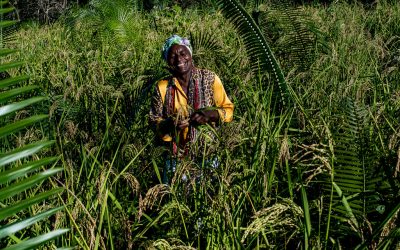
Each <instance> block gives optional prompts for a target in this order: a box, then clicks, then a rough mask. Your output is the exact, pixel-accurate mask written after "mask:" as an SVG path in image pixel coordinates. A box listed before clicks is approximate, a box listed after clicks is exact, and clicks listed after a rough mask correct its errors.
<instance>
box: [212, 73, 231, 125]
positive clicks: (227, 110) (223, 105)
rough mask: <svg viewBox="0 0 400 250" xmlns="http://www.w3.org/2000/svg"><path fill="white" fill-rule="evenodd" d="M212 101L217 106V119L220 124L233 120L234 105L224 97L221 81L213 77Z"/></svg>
mask: <svg viewBox="0 0 400 250" xmlns="http://www.w3.org/2000/svg"><path fill="white" fill-rule="evenodd" d="M214 101H215V105H216V106H217V108H219V109H218V113H219V118H220V120H221V121H222V122H230V121H232V119H233V109H234V105H233V103H232V102H231V101H230V100H229V98H228V96H227V95H226V92H225V89H224V86H223V85H222V82H221V79H219V77H218V76H217V75H215V79H214Z"/></svg>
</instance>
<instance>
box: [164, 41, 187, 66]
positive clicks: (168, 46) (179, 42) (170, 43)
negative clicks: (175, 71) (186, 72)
mask: <svg viewBox="0 0 400 250" xmlns="http://www.w3.org/2000/svg"><path fill="white" fill-rule="evenodd" d="M174 44H178V45H183V46H185V47H186V48H188V50H189V52H190V55H192V45H190V41H189V40H188V39H187V38H186V37H180V36H178V35H173V36H171V37H169V38H168V39H167V40H165V43H164V46H163V48H162V57H163V59H164V60H165V61H166V60H167V57H168V51H169V49H170V48H171V47H172V45H174Z"/></svg>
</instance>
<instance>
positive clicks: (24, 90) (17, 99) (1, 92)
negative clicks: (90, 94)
mask: <svg viewBox="0 0 400 250" xmlns="http://www.w3.org/2000/svg"><path fill="white" fill-rule="evenodd" d="M4 3H5V1H2V2H0V6H1V7H3V4H4ZM0 10H2V11H0V15H1V14H4V13H6V12H7V11H11V10H12V9H11V8H6V9H1V8H0ZM2 24H3V25H2ZM2 24H1V23H0V27H1V28H3V27H5V26H7V25H9V24H13V21H11V22H7V21H3V22H2ZM2 34H3V33H2ZM15 52H16V51H15V50H10V49H3V48H2V49H0V56H2V57H4V56H7V55H10V54H12V53H15ZM21 65H23V62H9V63H3V64H1V65H0V71H1V72H7V71H8V70H11V69H15V68H18V67H19V66H21ZM3 75H8V74H3ZM27 79H28V76H26V75H22V76H15V77H6V78H4V79H1V80H0V104H2V105H3V106H0V117H1V122H0V138H1V139H2V140H8V141H10V140H12V138H14V137H15V134H16V132H17V131H20V130H24V129H27V128H29V127H30V126H31V125H32V124H34V123H37V122H39V121H42V120H43V119H45V118H47V117H48V116H47V115H40V114H39V115H33V116H30V117H27V118H25V119H16V118H14V117H13V116H14V115H15V114H16V113H17V112H20V111H23V110H24V109H26V108H27V107H30V106H32V105H34V104H36V103H38V102H41V101H43V100H44V99H45V97H42V96H33V97H30V98H26V97H24V96H25V95H26V94H30V95H31V96H32V92H33V90H35V89H36V88H37V87H36V86H29V85H28V86H19V84H20V83H21V82H22V81H25V80H27ZM9 144H12V143H9ZM53 144H54V141H46V140H44V141H38V142H35V143H31V144H27V145H25V146H23V147H19V148H8V149H7V148H5V147H3V150H5V151H6V152H1V153H0V201H1V202H2V203H3V204H5V207H2V209H1V210H0V222H1V223H0V224H1V225H2V226H0V239H4V238H6V237H9V236H12V235H14V234H15V233H18V232H21V231H23V230H24V229H25V228H27V227H29V226H31V225H33V224H35V223H37V222H38V221H40V220H43V219H45V218H47V217H49V216H51V215H53V214H55V213H57V212H58V211H60V210H61V209H63V207H56V208H53V209H50V210H47V211H44V212H42V213H40V214H37V215H34V216H32V217H28V218H25V219H20V220H17V221H15V220H14V219H13V218H14V217H15V216H16V214H17V213H18V212H20V211H23V210H28V209H31V207H32V206H33V205H35V204H38V203H39V202H41V201H43V200H49V198H50V197H51V196H54V195H56V194H58V193H60V192H61V191H62V190H63V189H60V188H54V189H52V190H50V191H47V192H42V193H38V194H35V195H30V196H29V197H27V198H24V197H25V194H26V193H27V192H26V191H28V190H31V189H32V188H34V187H37V185H40V184H41V183H42V182H43V181H44V180H46V179H48V178H49V177H51V176H53V175H55V174H56V173H59V172H60V171H61V170H62V169H61V168H51V169H49V170H40V169H42V168H43V167H44V166H46V165H50V164H54V163H55V162H56V161H57V159H58V157H48V158H43V159H39V160H35V161H33V160H30V159H31V158H35V159H37V154H38V153H40V151H41V150H43V149H45V148H48V147H50V146H51V145H53ZM8 221H15V222H13V223H12V224H8ZM67 231H68V229H59V230H55V231H52V232H48V233H47V234H43V235H38V236H36V237H33V238H32V235H28V234H25V233H23V234H22V235H23V237H24V238H25V239H26V240H24V241H21V242H19V243H17V244H14V245H12V246H8V247H6V248H5V249H31V248H34V247H37V246H40V245H42V244H43V243H45V242H47V241H49V240H52V239H54V238H56V237H58V236H59V235H61V234H64V233H66V232H67ZM2 241H3V240H2Z"/></svg>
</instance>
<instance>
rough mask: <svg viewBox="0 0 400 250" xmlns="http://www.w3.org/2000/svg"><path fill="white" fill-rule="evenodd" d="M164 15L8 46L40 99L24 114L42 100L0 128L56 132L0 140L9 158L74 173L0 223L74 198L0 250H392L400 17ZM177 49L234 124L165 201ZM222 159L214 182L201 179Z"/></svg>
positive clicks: (125, 13)
mask: <svg viewBox="0 0 400 250" xmlns="http://www.w3.org/2000/svg"><path fill="white" fill-rule="evenodd" d="M159 2H163V4H161V3H160V4H158V5H157V4H154V6H152V7H153V8H151V9H147V8H144V6H143V2H142V1H133V0H132V1H122V0H121V1H111V0H93V1H89V3H88V5H87V6H85V7H79V8H78V7H77V8H75V9H70V10H69V11H68V12H65V14H64V15H63V16H61V17H60V18H59V19H58V20H57V21H55V22H54V23H52V24H48V25H40V24H38V23H36V22H29V23H28V22H25V23H21V25H20V27H19V28H18V30H17V31H15V32H13V33H12V36H11V37H8V38H10V39H7V40H6V42H5V43H6V45H5V46H6V47H11V48H14V49H18V50H19V54H18V55H16V54H11V55H8V56H7V60H8V61H11V62H12V61H19V60H23V61H25V62H26V64H25V65H24V66H23V67H20V68H19V69H9V70H8V71H7V74H9V75H10V76H14V77H15V76H17V75H21V74H28V75H29V76H30V79H29V81H26V82H25V84H24V85H23V86H31V85H36V86H39V87H40V89H39V90H34V91H35V92H34V93H33V94H32V92H29V94H25V95H24V96H22V97H20V99H21V98H27V97H29V96H30V95H31V96H34V95H36V96H46V97H48V98H46V101H44V102H40V103H39V104H36V105H35V106H34V108H29V109H22V110H20V111H17V112H16V114H15V116H13V117H9V118H7V119H4V120H2V121H1V125H4V124H7V123H10V122H12V121H18V120H20V119H23V118H25V117H28V116H31V115H36V114H43V113H45V114H49V116H48V120H47V121H45V122H43V121H40V122H39V123H36V125H34V126H30V127H29V128H26V129H23V130H20V131H14V132H13V134H11V136H7V137H2V146H1V148H2V153H4V152H7V151H9V150H10V149H12V148H18V147H22V146H24V145H30V143H32V142H35V141H40V140H44V139H46V140H55V142H56V146H55V147H53V148H50V149H47V150H46V151H45V152H41V153H36V154H35V155H34V156H32V157H31V158H32V159H36V158H38V157H39V156H41V157H44V156H50V155H53V156H54V155H58V156H59V160H58V162H57V163H56V164H54V165H55V166H56V167H57V166H58V167H60V166H62V167H63V169H64V171H63V173H61V174H60V173H58V174H57V175H56V176H55V177H52V179H51V181H50V182H44V183H43V184H41V185H39V186H37V187H35V188H34V189H33V190H30V191H26V192H25V193H23V194H20V195H19V196H17V197H19V198H15V197H14V198H13V199H11V198H7V199H4V200H3V201H0V202H2V203H0V206H1V207H5V206H7V205H8V204H10V203H13V202H15V201H17V200H18V199H20V200H22V199H26V198H27V197H31V196H34V195H35V194H36V193H40V192H43V191H45V190H48V189H49V188H52V187H53V188H54V187H63V188H64V192H63V193H61V194H59V195H58V197H57V196H52V198H46V202H41V203H39V204H36V205H33V206H32V207H31V208H30V209H29V211H27V212H25V213H23V214H22V213H18V214H17V215H16V216H15V218H14V217H10V218H8V219H6V220H5V221H4V222H1V223H2V224H1V225H5V224H8V223H12V222H14V221H15V220H16V219H17V216H18V218H28V217H31V216H34V215H36V214H37V213H38V212H41V211H44V210H46V209H49V208H53V207H57V206H59V205H65V208H64V210H62V211H59V210H57V211H55V212H57V213H56V215H55V216H53V217H50V219H48V220H46V221H44V222H42V223H41V224H37V225H36V224H35V225H34V226H31V227H28V228H27V229H24V230H23V231H21V232H19V233H15V234H14V235H12V237H9V238H0V247H5V246H9V245H12V244H14V243H18V242H20V241H21V240H26V239H28V238H32V237H33V236H37V235H40V234H43V233H45V232H47V231H49V230H54V229H58V228H70V231H69V232H68V233H66V234H64V235H62V236H60V237H58V238H57V239H56V240H55V241H53V242H52V243H48V245H45V247H46V248H48V249H53V248H54V246H55V245H57V246H61V245H63V246H79V247H80V248H83V249H98V248H101V249H138V248H139V249H147V248H149V249H176V248H182V249H193V248H196V249H197V248H198V249H257V248H259V249H270V248H273V249H279V248H288V249H307V248H316V249H321V248H324V249H326V248H329V249H330V248H334V249H340V248H344V249H353V248H356V247H358V248H360V249H364V248H370V249H395V248H396V247H397V248H398V247H400V245H399V244H400V242H399V239H400V227H399V226H398V225H399V218H398V212H399V209H400V205H399V204H400V190H399V188H400V182H399V181H400V178H399V175H400V120H399V118H398V117H399V116H400V85H399V83H400V37H399V34H400V5H398V4H396V3H395V1H393V2H391V1H377V2H376V4H375V5H366V6H364V5H362V4H360V3H357V2H352V3H347V2H341V1H337V2H334V3H330V4H317V3H314V4H306V5H300V6H297V7H295V6H294V5H293V6H292V5H285V4H273V3H272V2H271V1H241V2H242V4H244V9H242V10H239V9H236V8H234V7H232V8H231V7H229V5H228V2H229V1H222V0H220V1H211V0H210V1H204V2H203V1H202V2H203V3H202V4H201V2H198V1H193V5H190V6H182V5H180V4H178V3H179V1H159ZM233 2H236V1H233ZM168 3H169V4H168ZM221 6H222V8H221ZM240 11H242V12H240ZM243 11H245V12H243ZM242 14H243V15H242ZM250 17H251V19H249V18H250ZM246 18H247V20H251V22H249V23H247V22H246ZM245 23H247V24H245ZM246 25H247V26H246ZM252 27H253V28H255V29H253V28H252ZM257 32H260V33H257ZM171 34H180V35H184V36H188V37H190V38H191V41H192V43H193V46H194V62H195V64H196V65H197V66H198V67H200V68H208V69H211V70H213V71H214V72H216V73H217V74H218V75H219V76H220V78H221V79H222V81H223V83H224V86H225V89H226V90H227V93H228V95H229V96H230V97H231V99H232V101H233V103H234V104H235V115H234V117H235V118H234V121H233V122H232V123H228V124H223V125H222V126H221V127H220V128H219V129H218V130H217V131H215V133H216V134H217V138H218V140H217V141H213V142H211V143H210V144H209V145H208V146H207V147H206V148H205V149H204V151H202V152H197V155H198V156H199V159H197V160H194V161H191V160H184V161H182V162H180V163H179V165H178V168H177V171H176V173H175V175H174V176H173V178H172V181H171V184H170V185H165V184H162V183H161V172H162V168H163V166H164V161H165V160H164V158H163V157H162V155H163V153H164V149H163V148H162V147H158V146H156V145H155V144H154V133H153V131H152V130H151V129H150V127H149V126H148V123H147V113H148V110H149V100H150V96H151V92H152V89H153V87H154V83H155V82H156V81H157V79H160V78H161V77H163V76H165V75H167V74H168V72H167V70H166V69H165V68H164V66H165V64H164V62H163V61H162V59H161V56H160V48H161V46H162V44H163V42H164V40H165V39H166V38H167V37H168V36H170V35H171ZM257 34H262V36H263V38H262V39H256V38H257ZM263 45H264V47H263ZM265 46H267V47H269V49H270V50H269V51H267V50H265V49H264V50H263V48H265ZM271 57H274V58H275V59H276V62H277V63H278V64H274V63H273V59H272V61H271V60H270V59H269V58H271ZM263 60H264V61H265V62H266V63H263ZM269 62H271V63H269ZM281 73H282V74H281ZM3 78H4V76H3ZM41 100H42V99H41ZM2 102H4V101H2ZM41 118H42V119H43V117H41ZM204 129H205V130H206V129H207V128H204ZM194 150H196V149H194ZM2 156H3V155H2ZM215 156H216V157H218V159H219V161H220V167H219V168H218V169H212V168H211V169H210V168H207V167H205V165H206V164H205V162H207V160H209V159H212V158H213V157H215ZM23 162H24V161H16V162H15V163H14V165H16V166H18V165H20V164H22V163H23ZM1 171H3V169H2V170H1ZM182 176H186V178H182ZM9 182H10V181H9ZM0 184H1V183H0ZM6 186H7V183H5V184H3V186H0V187H6ZM0 229H1V228H0ZM63 232H64V231H63Z"/></svg>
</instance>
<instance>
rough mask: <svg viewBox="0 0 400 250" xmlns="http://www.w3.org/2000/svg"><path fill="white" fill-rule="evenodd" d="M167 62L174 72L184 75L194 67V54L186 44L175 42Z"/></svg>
mask: <svg viewBox="0 0 400 250" xmlns="http://www.w3.org/2000/svg"><path fill="white" fill-rule="evenodd" d="M167 63H168V65H169V66H170V67H171V69H172V71H173V73H174V74H178V75H183V74H185V73H188V72H189V71H190V70H191V69H192V67H193V62H192V56H191V55H190V51H189V49H188V48H186V46H184V45H178V44H174V45H172V47H171V48H170V49H169V51H168V56H167Z"/></svg>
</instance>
